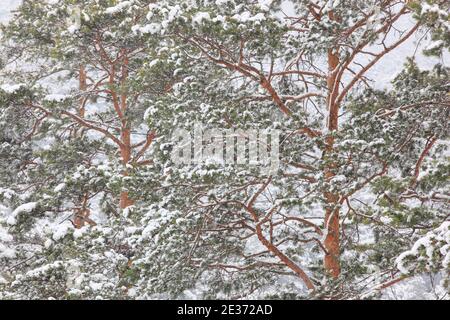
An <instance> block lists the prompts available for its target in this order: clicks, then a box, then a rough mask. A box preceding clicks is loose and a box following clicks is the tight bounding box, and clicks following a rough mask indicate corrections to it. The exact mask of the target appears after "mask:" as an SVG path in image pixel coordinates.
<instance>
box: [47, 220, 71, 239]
mask: <svg viewBox="0 0 450 320" xmlns="http://www.w3.org/2000/svg"><path fill="white" fill-rule="evenodd" d="M73 229H74V228H73V226H72V224H71V223H70V222H68V221H65V222H64V223H61V224H59V225H57V226H55V227H53V235H52V239H53V240H55V241H59V240H61V239H62V238H64V237H65V236H66V235H67V234H68V233H69V232H70V231H72V230H73Z"/></svg>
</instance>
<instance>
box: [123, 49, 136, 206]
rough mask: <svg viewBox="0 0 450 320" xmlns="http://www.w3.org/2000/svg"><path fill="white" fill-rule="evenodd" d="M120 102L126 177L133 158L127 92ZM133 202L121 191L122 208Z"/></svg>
mask: <svg viewBox="0 0 450 320" xmlns="http://www.w3.org/2000/svg"><path fill="white" fill-rule="evenodd" d="M122 54H123V65H122V76H121V84H122V90H124V85H125V81H126V79H127V77H128V57H127V54H126V51H125V50H124V51H123V52H122ZM120 102H121V106H120V109H121V110H122V114H123V116H124V117H125V118H124V120H123V122H122V128H121V140H122V143H123V147H122V148H121V149H120V153H121V156H122V163H123V165H124V171H123V172H122V175H123V176H124V177H126V176H128V169H127V165H128V163H129V162H130V160H131V130H130V127H129V123H128V120H127V119H126V112H127V95H126V93H124V92H122V94H121V95H120ZM133 203H134V201H133V200H131V199H130V197H129V194H128V191H122V192H121V193H120V208H121V209H125V208H127V207H129V206H131V205H132V204H133Z"/></svg>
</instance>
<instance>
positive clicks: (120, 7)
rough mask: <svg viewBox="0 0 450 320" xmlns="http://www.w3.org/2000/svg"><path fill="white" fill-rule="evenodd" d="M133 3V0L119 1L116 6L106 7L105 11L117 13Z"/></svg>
mask: <svg viewBox="0 0 450 320" xmlns="http://www.w3.org/2000/svg"><path fill="white" fill-rule="evenodd" d="M132 4H133V1H122V2H119V3H118V4H117V5H115V6H114V7H109V8H106V10H105V13H107V14H116V13H119V12H121V11H123V10H124V9H126V8H129V7H130V6H131V5H132Z"/></svg>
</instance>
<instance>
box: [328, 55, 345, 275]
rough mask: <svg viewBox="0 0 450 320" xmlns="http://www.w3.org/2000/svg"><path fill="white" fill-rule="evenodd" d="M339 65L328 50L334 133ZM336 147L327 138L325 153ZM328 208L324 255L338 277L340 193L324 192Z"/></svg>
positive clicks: (331, 128)
mask: <svg viewBox="0 0 450 320" xmlns="http://www.w3.org/2000/svg"><path fill="white" fill-rule="evenodd" d="M338 65H339V53H338V49H337V48H331V49H329V50H328V79H327V85H328V97H327V103H328V112H329V113H328V132H329V133H330V134H332V133H333V132H334V131H336V130H338V119H339V105H338V103H336V98H337V96H338V93H339V83H337V82H339V79H338V78H337V72H336V71H337V70H336V68H337V67H338ZM333 149H334V138H333V137H332V136H330V137H328V138H327V141H326V148H325V152H324V154H325V155H326V154H329V153H332V152H333ZM334 168H335V163H333V162H331V163H330V164H329V165H328V167H327V168H325V178H326V179H327V180H328V181H329V180H331V178H333V176H334V175H335V174H334V172H333V170H334ZM324 196H325V199H326V202H327V208H326V211H325V229H326V237H325V241H324V246H325V249H326V250H327V253H326V254H325V257H324V267H325V270H327V271H328V273H329V274H330V275H331V276H332V277H333V278H337V277H338V276H339V274H340V273H341V267H340V240H339V233H340V223H339V209H336V208H335V206H336V205H337V204H338V201H339V195H338V194H336V193H333V192H328V191H327V192H325V194H324Z"/></svg>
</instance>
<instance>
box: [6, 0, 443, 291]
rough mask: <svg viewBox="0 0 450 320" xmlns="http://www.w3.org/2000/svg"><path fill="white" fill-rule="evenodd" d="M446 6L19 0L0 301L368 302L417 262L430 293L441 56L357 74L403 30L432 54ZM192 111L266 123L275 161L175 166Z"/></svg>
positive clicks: (392, 47)
mask: <svg viewBox="0 0 450 320" xmlns="http://www.w3.org/2000/svg"><path fill="white" fill-rule="evenodd" d="M448 12H449V7H448V4H447V2H445V1H435V0H427V1H407V2H405V1H365V2H362V1H321V0H317V1H304V0H298V1H284V2H282V1H270V0H261V1H234V0H218V1H207V0H192V1H188V0H183V1H171V0H162V1H157V2H155V1H143V0H128V1H121V0H95V1H88V0H84V1H69V0H60V1H24V4H23V5H22V6H21V7H20V8H19V10H18V16H17V17H16V18H15V19H14V20H13V21H12V22H11V23H10V24H9V25H8V26H6V27H5V28H4V29H3V31H2V32H3V37H4V42H3V44H2V45H3V47H4V48H5V50H6V52H7V53H8V55H7V57H6V58H7V59H5V62H6V63H5V68H4V69H3V73H2V79H1V80H2V83H3V85H2V91H1V101H0V102H1V105H0V108H2V109H1V110H2V114H1V117H2V118H1V119H2V122H1V126H2V129H1V134H0V138H1V139H2V145H1V148H2V149H1V152H2V153H1V156H2V163H1V166H0V170H1V171H0V172H1V174H2V177H1V179H2V180H1V181H2V183H3V184H4V185H8V188H4V189H2V193H1V197H2V198H0V200H1V203H2V207H0V209H1V216H0V217H1V220H0V249H1V251H0V260H1V261H2V264H1V265H0V298H2V299H7V298H55V299H64V298H82V299H88V298H98V299H100V298H120V299H135V298H141V299H142V298H168V297H169V298H180V297H181V298H183V297H184V298H192V297H194V298H249V297H252V298H253V297H258V298H267V297H271V298H332V299H346V298H374V297H375V298H376V297H380V295H381V294H383V293H385V292H386V291H385V289H386V288H389V287H391V286H394V285H398V284H402V283H404V282H405V283H407V281H409V280H408V279H417V278H418V277H421V276H423V275H427V276H430V277H432V279H433V283H434V280H436V279H437V280H442V281H440V283H439V284H436V287H435V288H432V289H431V290H429V291H428V292H425V294H428V295H431V297H432V298H435V299H436V298H442V297H446V295H445V294H446V291H448V288H449V286H448V274H449V273H448V268H449V261H450V260H449V245H450V244H449V237H448V235H449V232H450V231H449V224H448V219H449V217H448V211H449V200H448V199H449V198H448V197H449V189H448V187H449V184H448V175H449V170H450V168H449V165H448V138H449V137H448V136H449V128H448V116H449V95H448V91H449V87H448V72H449V71H448V68H446V67H445V66H443V65H439V64H436V65H435V66H434V68H431V69H430V70H421V69H420V68H419V66H418V65H417V64H416V63H415V62H414V60H413V59H411V60H408V61H407V63H406V65H405V68H404V70H403V71H402V72H401V73H400V74H398V75H397V76H396V77H395V79H394V81H393V82H392V84H391V85H389V86H384V88H383V89H380V87H375V86H374V84H373V83H372V80H371V79H370V77H371V71H372V70H373V68H375V67H380V66H381V67H382V66H383V63H384V62H385V61H386V59H389V56H390V55H392V54H395V52H396V51H397V50H398V49H399V48H400V47H401V46H402V45H403V44H404V43H406V42H408V41H411V39H413V37H415V36H416V35H420V36H421V37H422V36H423V37H425V36H426V35H427V34H428V35H430V36H431V37H432V41H433V42H432V45H430V46H429V47H428V48H427V50H426V53H428V54H433V55H442V54H443V52H444V51H445V50H447V49H448V45H449V43H448V18H449V17H448ZM446 48H447V49H446ZM412 54H413V53H411V55H412ZM14 61H19V65H17V64H16V65H15V66H14ZM13 66H14V67H13ZM13 80H14V81H13ZM61 83H64V84H65V85H64V87H67V88H62V89H64V90H58V92H55V89H61V88H60V87H62V86H61ZM66 84H67V85H66ZM61 91H62V92H63V93H61ZM56 93H57V94H58V95H56ZM62 94H64V95H62ZM124 101H125V102H126V109H127V110H126V111H125V112H123V110H122V109H121V108H122V107H123V106H124V104H123V102H124ZM117 107H118V108H117ZM124 120H125V122H124ZM198 123H201V124H203V125H204V126H205V127H207V128H208V129H210V128H219V129H224V130H226V131H225V132H226V133H227V135H229V134H231V133H233V134H235V133H236V132H238V133H239V132H242V131H239V130H256V129H263V130H266V131H267V132H271V131H273V130H280V131H281V136H280V143H279V144H280V157H279V161H280V166H279V170H278V171H277V172H276V173H273V174H267V172H264V171H262V170H261V168H260V167H258V166H255V165H250V164H249V163H247V164H241V165H236V164H235V163H227V162H226V163H225V165H224V164H223V163H216V162H204V163H200V164H194V165H191V166H189V165H187V166H179V165H177V164H175V163H174V161H173V159H172V158H171V153H172V152H173V150H174V148H176V145H175V143H174V141H173V140H171V135H172V133H173V132H174V130H176V129H180V128H181V129H186V130H190V131H191V130H192V131H194V130H195V129H196V125H197V124H198ZM10 128H13V130H10ZM93 133H98V135H93ZM141 134H142V135H143V136H142V137H143V139H142V140H138V141H136V144H134V141H133V143H131V139H130V138H133V137H134V136H136V137H139V136H140V135H141ZM154 134H156V135H157V137H158V138H157V139H155V137H154ZM227 138H229V136H223V139H224V140H226V139H227ZM129 139H130V140H129ZM216 142H217V140H216ZM150 145H151V147H150ZM124 146H125V148H122V147H124ZM149 152H151V153H149ZM243 152H244V153H248V152H249V151H248V150H247V151H245V150H244V151H243ZM145 157H146V158H145ZM3 159H4V160H3ZM147 160H150V161H151V162H149V161H147ZM231 160H234V159H231ZM9 162H11V164H13V166H8V164H9ZM232 162H233V161H232ZM11 172H14V174H13V175H11V174H10V173H11ZM117 198H121V200H122V201H120V203H119V201H116V200H117ZM97 203H100V204H103V205H102V206H100V205H97ZM131 204H133V205H131ZM83 205H86V207H87V208H89V206H91V207H90V208H91V209H92V210H91V211H93V212H92V213H91V215H90V217H87V218H89V219H90V220H91V219H92V221H93V222H95V224H96V225H93V224H94V223H91V224H87V225H84V223H80V224H77V223H75V227H77V225H78V227H81V228H79V229H76V228H75V227H74V226H72V224H71V223H70V222H68V221H67V220H66V218H73V217H74V209H78V208H82V209H83ZM125 207H126V208H125ZM124 208H125V209H124ZM121 209H124V210H121ZM83 212H86V211H83ZM82 218H83V216H82ZM82 220H83V221H84V220H85V219H82ZM74 222H76V221H74ZM3 262H4V263H3ZM447 294H448V293H447Z"/></svg>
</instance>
